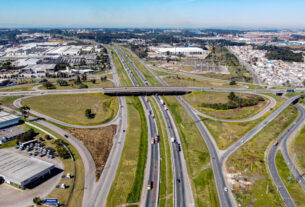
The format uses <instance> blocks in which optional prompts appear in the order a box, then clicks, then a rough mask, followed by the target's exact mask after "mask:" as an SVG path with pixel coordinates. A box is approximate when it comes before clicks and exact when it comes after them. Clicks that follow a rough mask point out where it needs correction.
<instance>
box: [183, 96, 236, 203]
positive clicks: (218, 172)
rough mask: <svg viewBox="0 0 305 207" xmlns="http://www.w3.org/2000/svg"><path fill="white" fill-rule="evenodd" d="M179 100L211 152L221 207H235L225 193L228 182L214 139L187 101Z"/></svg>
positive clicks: (227, 193) (226, 192)
mask: <svg viewBox="0 0 305 207" xmlns="http://www.w3.org/2000/svg"><path fill="white" fill-rule="evenodd" d="M178 100H179V101H180V103H181V104H182V105H183V106H184V108H185V109H186V110H187V112H188V113H189V114H190V115H191V117H192V119H193V121H194V122H195V124H196V126H197V128H198V129H199V131H200V134H201V136H202V138H203V139H204V141H205V143H206V145H207V147H208V150H209V153H210V156H211V162H212V169H213V172H214V179H215V183H216V187H217V192H218V198H219V200H220V203H221V206H222V207H230V206H233V204H232V202H231V198H230V195H229V192H228V191H229V190H227V191H225V188H227V185H226V182H225V179H224V175H223V171H222V167H221V162H220V161H219V157H218V154H217V151H216V149H215V147H214V145H213V143H212V141H211V139H213V138H212V137H210V136H209V133H207V132H206V130H205V129H204V127H203V126H202V123H201V120H200V119H199V118H198V117H197V116H196V115H195V114H194V113H193V111H192V110H191V108H190V107H189V105H188V104H186V103H185V101H184V100H182V99H181V98H179V99H178Z"/></svg>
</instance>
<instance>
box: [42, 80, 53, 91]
mask: <svg viewBox="0 0 305 207" xmlns="http://www.w3.org/2000/svg"><path fill="white" fill-rule="evenodd" d="M42 85H43V86H44V87H45V88H47V89H55V88H56V87H55V86H54V85H53V83H51V82H49V81H47V82H44V83H43V84H42Z"/></svg>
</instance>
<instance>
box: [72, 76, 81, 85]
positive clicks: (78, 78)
mask: <svg viewBox="0 0 305 207" xmlns="http://www.w3.org/2000/svg"><path fill="white" fill-rule="evenodd" d="M74 83H75V85H79V84H81V83H82V81H81V80H80V77H79V76H77V77H76V81H74Z"/></svg>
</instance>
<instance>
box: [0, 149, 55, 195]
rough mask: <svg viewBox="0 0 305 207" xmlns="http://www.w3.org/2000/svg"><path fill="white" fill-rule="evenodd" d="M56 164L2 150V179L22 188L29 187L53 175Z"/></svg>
mask: <svg viewBox="0 0 305 207" xmlns="http://www.w3.org/2000/svg"><path fill="white" fill-rule="evenodd" d="M54 167H55V166H54V164H52V163H49V162H46V161H42V160H39V159H36V158H33V157H28V156H24V155H22V154H19V153H18V152H17V151H13V150H12V149H1V150H0V178H1V177H2V178H3V179H4V180H5V182H6V183H8V184H11V185H16V186H20V187H21V188H22V189H25V188H26V186H27V185H29V184H31V183H33V182H34V181H36V180H38V179H39V178H42V177H44V176H45V175H47V174H50V173H51V170H52V169H53V168H54Z"/></svg>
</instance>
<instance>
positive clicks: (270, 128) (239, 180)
mask: <svg viewBox="0 0 305 207" xmlns="http://www.w3.org/2000/svg"><path fill="white" fill-rule="evenodd" d="M297 114H298V111H297V110H296V108H295V107H294V106H292V105H291V106H289V107H287V108H286V109H285V110H284V111H283V112H281V113H280V114H279V115H278V116H277V117H276V118H275V119H274V120H273V121H272V122H270V123H269V124H268V125H267V126H265V128H263V129H262V130H261V131H260V132H259V133H258V134H256V135H255V136H254V137H253V138H252V139H251V140H250V141H248V142H247V143H245V144H244V145H243V146H242V147H240V148H239V149H238V150H237V151H236V152H234V153H233V154H232V155H231V156H230V157H229V158H228V160H227V163H226V166H227V173H228V174H230V176H229V177H230V179H229V183H234V185H233V193H234V195H235V197H236V200H237V202H238V203H239V204H241V205H242V206H249V205H251V206H254V207H256V206H277V207H278V206H284V203H283V201H282V199H281V197H280V195H279V193H278V191H277V189H276V187H275V185H274V184H273V182H272V179H271V176H270V175H269V172H268V170H267V167H268V166H267V161H266V159H267V155H266V149H267V148H268V146H269V145H270V143H272V142H274V140H276V139H277V138H278V137H279V136H280V134H281V133H282V132H283V131H284V130H285V129H286V128H287V127H288V126H289V125H290V124H291V123H292V122H293V121H294V120H295V119H296V117H297ZM231 177H232V178H231ZM266 192H267V193H266Z"/></svg>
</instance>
